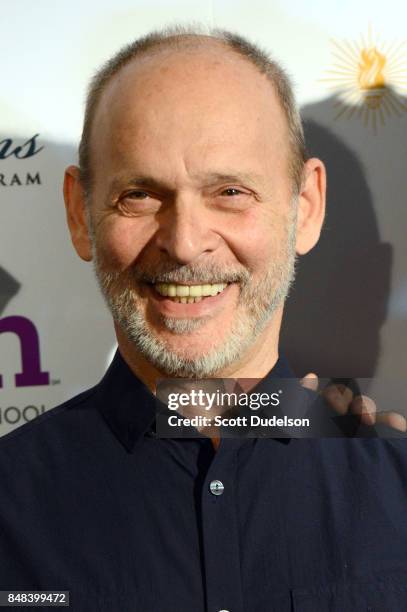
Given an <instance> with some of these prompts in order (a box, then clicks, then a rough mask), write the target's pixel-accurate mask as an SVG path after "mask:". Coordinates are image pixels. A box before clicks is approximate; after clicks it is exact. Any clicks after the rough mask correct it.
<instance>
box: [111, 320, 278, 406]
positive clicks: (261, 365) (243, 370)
mask: <svg viewBox="0 0 407 612" xmlns="http://www.w3.org/2000/svg"><path fill="white" fill-rule="evenodd" d="M282 315H283V309H282V308H281V309H278V310H277V311H276V312H275V313H274V315H273V317H272V318H271V320H270V322H269V324H268V325H267V327H266V328H265V329H264V330H263V332H262V333H261V334H260V335H259V336H258V338H257V339H256V341H255V342H254V344H253V345H252V346H251V347H250V349H249V350H248V351H247V352H246V353H245V354H244V355H243V356H242V357H241V358H240V359H239V361H238V362H235V363H233V364H231V365H230V366H228V368H226V369H224V370H222V371H219V372H217V373H216V375H214V376H213V377H211V378H239V379H245V378H246V379H251V378H254V379H259V378H264V377H265V376H266V375H267V374H268V373H269V372H270V370H271V369H272V368H273V367H274V365H275V364H276V362H277V359H278V339H279V334H280V328H281V320H282ZM115 330H116V336H117V342H118V345H119V351H120V354H121V355H122V357H123V359H124V360H125V362H126V363H127V365H128V366H129V368H130V369H131V371H132V372H133V373H134V374H135V375H136V376H137V378H139V379H140V380H141V381H142V382H143V383H144V384H145V385H146V386H147V387H148V388H149V389H150V391H151V392H152V393H154V394H155V393H156V388H157V381H158V380H159V379H161V380H162V379H163V378H175V377H174V376H169V375H168V374H165V373H163V372H160V371H159V370H157V369H156V368H155V367H154V366H153V365H152V364H151V363H150V362H148V361H147V360H146V359H145V358H144V357H143V355H141V353H140V352H139V351H138V350H136V349H135V347H134V345H133V344H132V342H130V341H129V340H128V338H127V337H126V336H125V334H124V333H123V332H122V330H121V329H120V327H119V326H118V325H117V324H115Z"/></svg>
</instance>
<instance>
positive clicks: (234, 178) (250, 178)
mask: <svg viewBox="0 0 407 612" xmlns="http://www.w3.org/2000/svg"><path fill="white" fill-rule="evenodd" d="M194 178H195V179H196V180H197V181H199V182H200V183H201V185H202V186H204V187H208V186H211V185H216V184H221V183H246V184H247V185H250V186H252V187H255V186H256V185H259V183H262V182H263V180H264V177H262V176H261V175H259V174H255V173H251V172H238V173H235V172H230V173H229V172H227V173H224V172H205V173H202V174H197V175H195V177H194ZM123 183H126V184H127V185H131V186H134V187H143V188H146V189H157V190H159V191H167V192H173V191H174V189H173V188H172V187H170V186H169V185H168V184H167V183H165V182H164V181H160V180H158V179H156V178H154V177H152V176H147V175H140V176H133V177H132V178H130V179H129V180H125V179H114V180H113V181H112V191H116V190H118V189H120V188H121V187H122V185H123Z"/></svg>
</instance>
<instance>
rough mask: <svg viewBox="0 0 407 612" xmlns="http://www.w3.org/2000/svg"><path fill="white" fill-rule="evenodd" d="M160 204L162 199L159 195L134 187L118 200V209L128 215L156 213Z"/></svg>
mask: <svg viewBox="0 0 407 612" xmlns="http://www.w3.org/2000/svg"><path fill="white" fill-rule="evenodd" d="M160 205H161V201H160V199H159V198H158V197H157V196H155V195H153V194H151V193H147V192H146V191H143V190H142V189H132V190H131V191H128V192H127V193H124V194H123V195H122V196H121V197H120V198H119V200H118V202H117V207H118V209H119V210H120V211H121V213H122V214H124V215H126V216H138V215H148V214H154V213H156V212H157V211H158V210H159V208H160Z"/></svg>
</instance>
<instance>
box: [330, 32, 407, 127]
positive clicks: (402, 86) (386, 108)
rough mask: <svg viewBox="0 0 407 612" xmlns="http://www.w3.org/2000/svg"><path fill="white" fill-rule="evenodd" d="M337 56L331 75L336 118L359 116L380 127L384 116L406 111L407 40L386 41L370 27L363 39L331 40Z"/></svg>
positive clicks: (396, 114) (365, 122)
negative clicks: (374, 35)
mask: <svg viewBox="0 0 407 612" xmlns="http://www.w3.org/2000/svg"><path fill="white" fill-rule="evenodd" d="M331 42H332V45H333V51H332V55H333V57H334V58H335V63H334V65H333V69H332V70H329V71H328V74H329V75H330V76H329V77H327V78H325V79H321V80H322V81H326V82H328V83H330V85H331V87H330V88H331V89H333V90H334V92H335V94H336V96H337V98H338V100H337V101H336V103H335V107H336V108H337V113H336V116H335V119H339V118H340V117H344V118H347V119H350V118H351V117H353V116H357V117H360V118H361V119H362V120H363V123H364V124H365V125H366V126H371V127H373V129H374V131H376V130H377V127H378V125H384V123H385V118H386V116H387V117H390V116H401V114H402V113H403V112H407V99H406V98H405V97H404V96H403V90H404V91H407V87H406V86H407V55H406V51H407V48H406V45H407V41H404V42H401V43H398V44H397V43H392V44H390V45H386V44H384V43H382V42H380V40H379V38H378V37H377V36H376V37H375V38H373V37H372V33H371V30H370V28H369V32H368V36H367V39H364V37H361V40H360V42H351V41H342V42H340V43H339V42H337V41H335V40H332V41H331Z"/></svg>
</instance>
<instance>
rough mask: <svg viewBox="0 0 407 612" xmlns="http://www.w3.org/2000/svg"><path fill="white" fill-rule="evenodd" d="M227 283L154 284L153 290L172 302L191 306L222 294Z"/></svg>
mask: <svg viewBox="0 0 407 612" xmlns="http://www.w3.org/2000/svg"><path fill="white" fill-rule="evenodd" d="M227 286H228V283H212V284H204V285H178V284H176V283H156V284H154V285H153V287H154V290H155V291H156V292H157V293H158V294H159V295H161V296H163V297H166V298H167V299H169V300H171V301H172V302H178V303H181V304H193V303H195V302H200V301H201V300H204V299H205V298H207V297H213V296H215V295H218V294H219V293H222V291H223V290H224V289H225V288H226V287H227Z"/></svg>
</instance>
